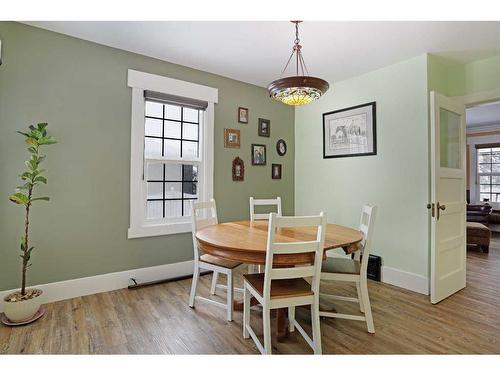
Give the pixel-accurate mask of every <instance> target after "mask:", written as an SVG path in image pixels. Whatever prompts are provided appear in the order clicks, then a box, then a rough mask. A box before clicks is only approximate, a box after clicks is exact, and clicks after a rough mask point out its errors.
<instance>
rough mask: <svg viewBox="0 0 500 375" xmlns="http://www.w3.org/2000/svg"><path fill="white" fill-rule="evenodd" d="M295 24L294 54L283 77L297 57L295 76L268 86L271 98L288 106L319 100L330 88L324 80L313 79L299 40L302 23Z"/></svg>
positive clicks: (296, 22)
mask: <svg viewBox="0 0 500 375" xmlns="http://www.w3.org/2000/svg"><path fill="white" fill-rule="evenodd" d="M291 22H292V23H294V24H295V41H294V42H293V49H292V54H291V55H290V57H289V59H288V61H287V63H286V65H285V68H284V69H283V72H282V73H281V75H282V76H283V74H284V73H285V71H286V68H288V65H289V64H290V61H292V58H293V57H294V55H295V64H296V67H295V76H289V77H284V78H280V79H277V80H275V81H273V82H271V83H270V84H269V86H267V90H268V91H269V96H270V97H271V98H273V99H276V100H279V101H281V102H283V103H285V104H288V105H304V104H308V103H310V102H312V101H313V100H317V99H319V98H320V97H321V96H322V95H323V94H324V93H325V92H326V91H327V90H328V88H329V87H330V85H329V84H328V82H326V81H325V80H324V79H321V78H317V77H311V76H310V75H309V72H308V70H307V67H306V64H305V62H304V58H303V57H302V51H301V49H302V46H301V45H300V39H299V23H301V22H302V21H291Z"/></svg>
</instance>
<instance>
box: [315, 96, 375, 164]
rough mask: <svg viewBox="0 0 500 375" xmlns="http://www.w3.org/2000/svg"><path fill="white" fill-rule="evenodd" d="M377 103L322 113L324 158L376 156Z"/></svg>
mask: <svg viewBox="0 0 500 375" xmlns="http://www.w3.org/2000/svg"><path fill="white" fill-rule="evenodd" d="M376 120H377V119H376V103H375V102H371V103H366V104H361V105H357V106H355V107H350V108H345V109H340V110H337V111H332V112H328V113H323V159H327V158H340V157H347V156H364V155H377V136H376V126H377V121H376Z"/></svg>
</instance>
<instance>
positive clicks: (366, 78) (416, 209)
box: [295, 55, 429, 277]
mask: <svg viewBox="0 0 500 375" xmlns="http://www.w3.org/2000/svg"><path fill="white" fill-rule="evenodd" d="M371 101H376V102H377V155H375V156H363V157H349V158H334V159H323V154H322V114H323V113H324V112H329V111H333V110H336V109H341V108H346V107H351V106H354V105H358V104H363V103H367V102H371ZM427 113H428V105H427V57H426V55H422V56H419V57H416V58H413V59H411V60H408V61H404V62H401V63H398V64H395V65H391V66H388V67H385V68H383V69H379V70H376V71H373V72H370V73H367V74H364V75H361V76H358V77H355V78H352V79H348V80H345V81H342V82H334V83H333V87H332V88H331V89H330V91H329V92H328V93H327V94H326V95H325V97H324V98H322V99H321V100H319V101H318V102H316V103H314V104H311V105H308V106H305V107H299V108H297V110H296V117H295V137H296V140H297V142H296V144H295V155H296V162H295V189H296V190H295V211H296V213H297V214H306V213H313V212H318V211H319V210H321V209H326V210H327V212H328V218H329V221H331V222H335V223H339V224H344V225H347V226H351V227H357V226H358V224H359V216H360V212H361V207H362V205H363V204H365V203H371V204H375V205H377V206H378V213H377V218H376V222H375V232H374V253H375V254H378V255H381V256H382V258H383V262H384V266H388V267H392V268H397V269H400V270H403V271H407V272H412V273H415V274H418V275H422V276H425V277H427V275H428V249H429V243H428V236H429V234H428V217H427V216H428V214H427V210H426V208H425V206H426V204H427V199H428V117H427Z"/></svg>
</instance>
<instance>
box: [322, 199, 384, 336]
mask: <svg viewBox="0 0 500 375" xmlns="http://www.w3.org/2000/svg"><path fill="white" fill-rule="evenodd" d="M376 211H377V207H376V206H370V205H365V206H364V207H363V209H362V211H361V220H360V224H359V230H360V232H362V233H363V240H362V241H361V243H360V245H359V250H358V251H356V252H355V253H354V258H353V259H352V258H339V257H332V258H327V259H326V260H325V261H324V262H323V265H322V267H321V280H322V281H323V280H325V281H343V282H353V283H355V284H356V291H357V295H358V296H357V298H354V297H346V296H337V295H331V294H324V293H321V294H320V296H321V297H325V298H326V299H332V300H338V301H347V302H356V303H359V309H360V311H361V312H362V313H363V315H351V314H341V313H337V312H327V311H320V315H321V316H324V317H329V318H340V319H351V320H361V321H365V322H366V326H367V328H368V332H370V333H375V326H374V324H373V317H372V310H371V306H370V298H369V296H368V281H367V276H366V273H367V268H368V259H369V257H370V251H371V250H372V237H373V226H374V222H375V215H376Z"/></svg>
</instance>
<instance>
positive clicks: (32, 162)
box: [9, 123, 56, 298]
mask: <svg viewBox="0 0 500 375" xmlns="http://www.w3.org/2000/svg"><path fill="white" fill-rule="evenodd" d="M47 125H48V124H47V123H41V124H38V125H37V126H36V127H35V126H33V125H30V126H29V128H28V131H27V132H21V131H18V133H19V134H22V135H23V136H24V137H25V138H26V139H25V142H26V145H27V146H28V152H29V153H30V158H29V159H28V160H27V161H26V162H25V165H26V171H25V172H23V173H22V174H20V175H19V177H20V178H21V180H22V182H23V183H22V185H20V186H18V187H17V191H16V192H15V193H14V194H12V195H11V196H10V197H9V199H10V200H11V201H12V202H13V203H16V204H18V205H21V206H23V207H24V210H25V216H24V235H23V236H22V237H21V254H20V257H21V259H22V281H21V298H23V297H25V298H26V271H27V270H28V268H29V267H30V266H31V263H30V262H29V261H30V258H31V252H32V251H33V249H34V247H33V246H29V237H28V235H29V216H30V209H31V205H32V204H33V202H35V201H48V200H49V197H38V196H34V193H35V190H36V188H37V186H38V185H40V184H46V183H47V178H46V177H44V176H43V175H42V174H43V173H44V172H45V170H44V169H40V164H41V163H42V162H43V160H44V159H45V155H41V154H40V147H41V146H45V145H51V144H54V143H56V140H55V139H54V137H52V136H50V135H49V134H48V133H47V129H46V128H47Z"/></svg>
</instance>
